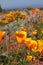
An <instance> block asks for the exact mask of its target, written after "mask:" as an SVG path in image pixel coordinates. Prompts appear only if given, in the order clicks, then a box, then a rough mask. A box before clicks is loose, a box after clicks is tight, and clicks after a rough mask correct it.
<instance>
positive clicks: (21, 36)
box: [15, 31, 27, 43]
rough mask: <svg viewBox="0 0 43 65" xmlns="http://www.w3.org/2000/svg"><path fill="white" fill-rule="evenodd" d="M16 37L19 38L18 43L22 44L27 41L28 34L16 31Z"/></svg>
mask: <svg viewBox="0 0 43 65" xmlns="http://www.w3.org/2000/svg"><path fill="white" fill-rule="evenodd" d="M15 36H16V38H17V41H18V43H22V42H23V41H24V40H25V38H26V36H27V33H26V32H25V31H20V32H18V31H16V33H15Z"/></svg>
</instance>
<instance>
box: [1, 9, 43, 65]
mask: <svg viewBox="0 0 43 65" xmlns="http://www.w3.org/2000/svg"><path fill="white" fill-rule="evenodd" d="M0 65H43V10H40V9H39V8H36V9H31V10H26V9H24V10H23V11H22V10H16V11H13V10H12V11H10V12H8V13H6V15H5V17H3V18H2V19H0Z"/></svg>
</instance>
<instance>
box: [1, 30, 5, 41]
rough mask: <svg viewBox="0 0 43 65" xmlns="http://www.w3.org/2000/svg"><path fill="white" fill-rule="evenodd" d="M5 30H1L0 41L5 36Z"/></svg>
mask: <svg viewBox="0 0 43 65" xmlns="http://www.w3.org/2000/svg"><path fill="white" fill-rule="evenodd" d="M4 34H5V32H4V31H0V41H1V40H2V38H3V36H4Z"/></svg>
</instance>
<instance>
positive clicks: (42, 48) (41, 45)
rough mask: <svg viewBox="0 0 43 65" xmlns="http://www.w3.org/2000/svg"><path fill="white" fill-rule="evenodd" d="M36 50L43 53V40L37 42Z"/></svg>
mask: <svg viewBox="0 0 43 65" xmlns="http://www.w3.org/2000/svg"><path fill="white" fill-rule="evenodd" d="M38 50H39V52H40V53H43V40H38Z"/></svg>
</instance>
